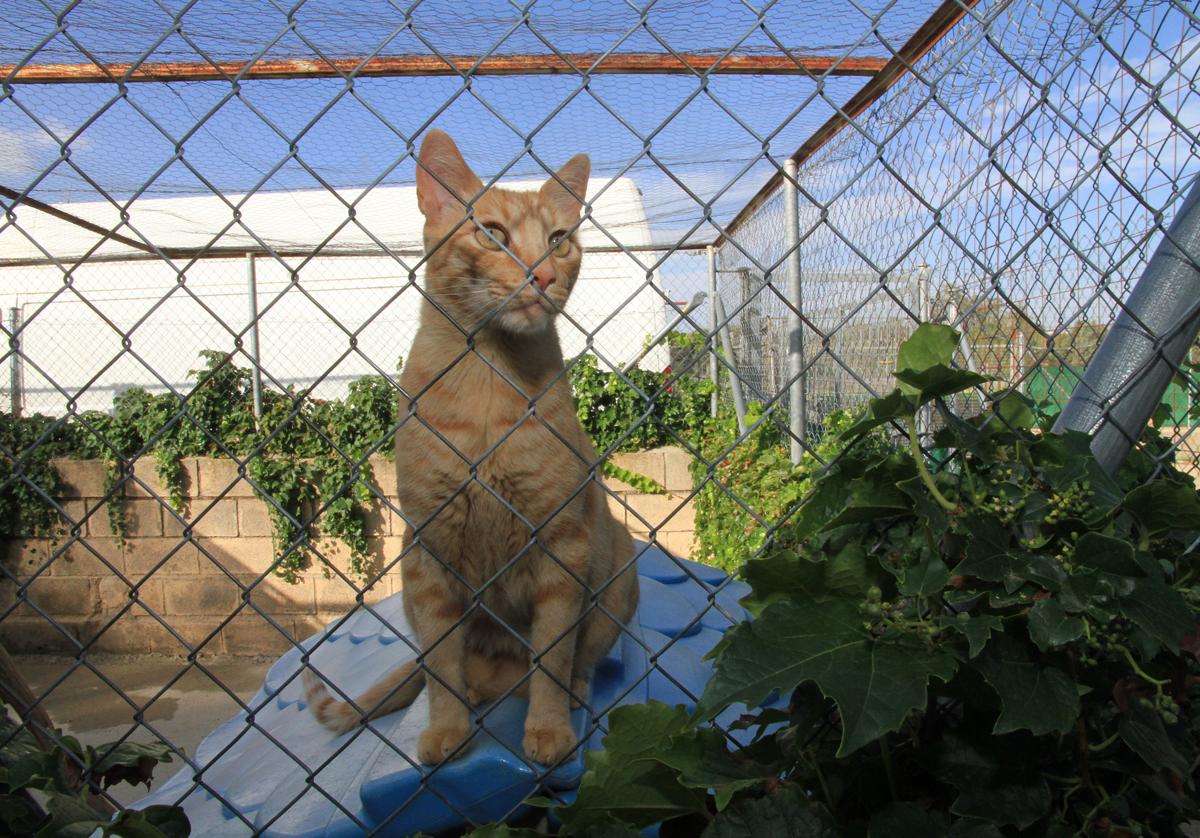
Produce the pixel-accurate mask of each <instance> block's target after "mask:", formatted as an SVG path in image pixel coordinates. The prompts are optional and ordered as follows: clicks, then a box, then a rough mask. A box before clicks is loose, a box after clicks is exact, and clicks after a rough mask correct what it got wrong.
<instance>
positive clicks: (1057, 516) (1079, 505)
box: [1045, 480, 1092, 525]
mask: <svg viewBox="0 0 1200 838" xmlns="http://www.w3.org/2000/svg"><path fill="white" fill-rule="evenodd" d="M1091 497H1092V484H1091V482H1090V481H1088V480H1077V481H1075V482H1074V483H1072V484H1071V485H1070V486H1068V487H1067V488H1065V489H1063V490H1062V491H1061V492H1055V493H1054V494H1052V495H1051V496H1050V498H1049V501H1048V505H1049V507H1050V510H1049V511H1048V512H1047V513H1046V519H1045V520H1046V523H1047V524H1051V525H1053V524H1057V523H1058V522H1059V521H1063V520H1065V519H1067V518H1078V517H1080V516H1082V515H1083V514H1085V513H1086V512H1087V511H1088V509H1089V508H1090V506H1091Z"/></svg>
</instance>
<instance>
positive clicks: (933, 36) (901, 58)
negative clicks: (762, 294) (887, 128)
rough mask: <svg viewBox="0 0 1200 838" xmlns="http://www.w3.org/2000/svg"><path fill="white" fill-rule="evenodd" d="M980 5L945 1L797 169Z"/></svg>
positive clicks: (806, 147) (734, 227)
mask: <svg viewBox="0 0 1200 838" xmlns="http://www.w3.org/2000/svg"><path fill="white" fill-rule="evenodd" d="M978 2H979V0H942V2H941V3H939V4H938V7H937V8H936V9H934V10H933V13H932V14H930V15H929V17H928V18H927V19H926V20H925V22H924V23H922V24H921V25H920V26H919V27H917V29H916V31H914V32H913V33H912V35H910V36H909V39H908V40H907V41H905V43H904V46H902V47H901V48H900V50H899V51H898V52H896V53H895V54H894V55H893V56H892V58H890V59H889V60H888V62H887V64H886V65H885V66H884V67H883V69H882V70H880V71H879V72H878V73H876V74H875V75H874V76H872V77H871V78H870V79H869V80H868V81H867V83H866V84H864V85H863V86H862V87H860V88H859V90H858V92H857V93H855V94H854V95H853V96H851V97H850V98H849V99H848V100H847V101H846V103H845V104H844V105H842V106H841V107H840V108H837V109H836V110H835V111H834V114H833V116H831V117H829V119H828V120H826V122H825V124H823V125H822V126H821V127H820V128H818V129H817V130H816V131H814V132H813V133H812V136H810V137H809V138H808V139H807V140H805V141H804V144H803V145H802V146H800V148H798V149H796V152H795V154H793V155H792V157H791V159H792V160H795V161H796V165H798V166H803V165H804V164H805V162H806V161H807V160H808V159H809V158H810V157H812V156H813V155H814V154H816V153H817V152H818V151H820V150H821V149H822V148H823V147H824V146H825V145H826V144H827V143H828V142H829V141H830V140H832V139H833V138H834V137H836V136H837V135H838V134H840V133H841V132H842V130H843V129H844V128H845V127H846V126H847V125H850V124H851V123H853V122H854V120H855V119H856V118H857V117H858V115H859V114H861V113H862V112H863V111H865V110H866V109H867V108H869V107H871V105H873V104H875V102H876V101H878V100H879V99H880V97H882V96H883V94H885V93H887V92H888V90H890V89H891V88H892V87H893V86H894V85H895V84H896V83H897V82H898V81H900V80H901V79H902V78H903V77H904V76H905V75H906V74H907V73H909V72H910V71H911V70H912V68H913V67H914V66H916V63H917V62H918V61H920V60H921V58H922V57H924V56H925V54H926V53H927V52H929V51H930V50H931V49H933V48H934V47H935V46H936V45H937V43H938V42H939V41H940V40H942V38H944V37H945V36H946V33H947V32H949V31H950V30H951V29H953V28H954V26H955V24H957V23H958V22H959V21H960V20H962V19H963V18H964V17H966V16H967V14H968V13H969V12H970V11H971V9H972V8H973V7H974V6H975V4H976V3H978ZM782 179H783V174H782V173H780V172H779V171H778V170H776V172H775V173H774V174H773V175H771V177H770V178H768V179H767V182H766V183H764V184H763V185H762V187H761V188H759V190H758V192H756V193H755V194H754V197H753V198H751V199H750V200H749V201H747V202H746V205H745V206H744V207H742V208H741V209H740V210H738V214H737V215H735V216H734V217H733V220H732V221H730V222H729V223H728V224H726V225H725V228H724V230H723V231H722V232H721V234H720V235H719V236H717V238H716V240H715V241H713V244H715V245H716V246H717V247H720V246H721V245H722V244H724V243H725V242H726V241H728V240H729V237H730V236H732V235H734V234H735V233H737V231H738V230H740V229H741V228H742V227H743V226H744V225H745V224H746V223H747V222H748V221H749V220H750V218H751V217H752V216H753V215H754V214H755V213H756V212H758V208H759V207H761V206H762V205H763V204H765V203H766V202H767V201H768V200H769V199H770V198H771V196H772V195H774V194H775V190H776V189H778V188H779V183H780V181H781V180H782Z"/></svg>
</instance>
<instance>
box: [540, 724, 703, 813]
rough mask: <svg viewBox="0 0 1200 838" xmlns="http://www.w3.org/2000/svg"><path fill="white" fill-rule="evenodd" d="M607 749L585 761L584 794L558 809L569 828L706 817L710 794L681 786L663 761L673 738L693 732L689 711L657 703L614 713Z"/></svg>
mask: <svg viewBox="0 0 1200 838" xmlns="http://www.w3.org/2000/svg"><path fill="white" fill-rule="evenodd" d="M608 721H609V733H608V735H607V736H605V737H604V750H601V751H590V752H588V753H587V754H586V755H585V756H584V763H585V766H586V769H587V770H586V772H585V774H584V776H583V780H582V781H581V782H580V784H579V794H578V796H577V797H576V798H575V800H574V801H573V802H572V803H571V804H570V805H568V806H565V807H562V808H560V809H558V810H557V814H558V816H559V817H560V818H561V819H562V821H563V824H564V825H566V826H567V827H568V828H569V829H571V830H573V831H582V830H585V829H588V828H590V827H592V826H595V825H597V824H601V823H606V822H608V821H610V820H611V819H612V818H614V817H615V818H618V819H620V820H621V821H624V822H626V823H630V824H633V825H634V826H647V825H649V824H652V823H656V822H658V821H662V820H668V819H670V818H674V817H679V816H682V815H689V814H694V813H698V812H706V811H707V805H706V803H705V798H706V796H707V795H706V792H705V791H704V790H703V789H693V788H688V787H685V786H683V785H682V784H680V782H679V780H678V776H677V773H676V771H675V770H674V769H672V768H670V767H668V766H666V765H664V764H663V763H662V762H660V761H659V760H658V757H659V756H660V755H661V754H662V753H664V752H666V751H668V750H669V749H670V747H671V739H672V737H675V736H679V735H688V734H689V733H690V731H691V726H690V723H689V718H688V713H687V711H686V710H684V709H683V707H681V706H680V707H668V706H667V705H665V704H663V703H661V702H658V701H651V702H648V703H646V704H629V705H625V706H623V707H618V708H617V709H616V710H614V711H613V712H612V713H610V714H609V717H608Z"/></svg>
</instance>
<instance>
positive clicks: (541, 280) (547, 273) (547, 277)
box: [533, 262, 554, 291]
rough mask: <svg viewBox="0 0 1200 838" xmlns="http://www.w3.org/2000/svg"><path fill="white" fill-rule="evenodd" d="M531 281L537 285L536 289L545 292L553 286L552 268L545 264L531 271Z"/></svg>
mask: <svg viewBox="0 0 1200 838" xmlns="http://www.w3.org/2000/svg"><path fill="white" fill-rule="evenodd" d="M533 281H534V282H536V283H537V287H538V288H541V289H542V290H543V291H545V290H546V289H547V288H549V287H550V286H551V285H553V284H554V268H552V267H551V266H550V265H547V264H546V263H544V262H543V263H542V264H540V265H538V266H537V267H536V268H534V269H533Z"/></svg>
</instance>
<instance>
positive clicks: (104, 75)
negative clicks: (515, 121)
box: [0, 52, 888, 84]
mask: <svg viewBox="0 0 1200 838" xmlns="http://www.w3.org/2000/svg"><path fill="white" fill-rule="evenodd" d="M887 66H888V61H887V60H886V59H883V58H874V57H853V56H848V55H797V56H791V55H724V56H722V55H712V54H707V53H675V54H671V53H665V52H664V53H620V52H618V53H612V54H604V53H596V52H581V53H564V54H561V55H557V54H554V53H550V54H546V55H448V56H445V57H442V56H440V55H377V56H374V57H366V56H360V57H357V58H355V57H351V58H324V57H321V58H317V59H313V58H274V59H261V60H258V61H254V62H245V61H224V62H211V61H158V62H156V61H142V62H137V63H132V64H130V63H112V64H98V63H96V62H93V61H88V62H85V63H81V64H49V63H45V64H43V63H36V64H33V63H30V64H0V80H3V81H5V82H7V83H8V84H101V83H104V82H108V83H110V84H117V83H130V82H182V81H227V82H231V81H234V80H235V79H236V80H237V81H251V80H253V79H321V78H342V77H345V76H353V77H355V78H382V77H397V76H463V75H471V76H538V75H564V74H565V75H585V74H586V75H589V76H594V75H601V74H605V73H619V74H625V73H651V74H655V75H695V74H699V73H707V74H714V73H715V74H732V75H756V76H762V75H766V76H780V75H782V76H814V75H829V76H874V75H875V74H876V73H879V72H880V71H881V70H883V69H884V68H886V67H887Z"/></svg>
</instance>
